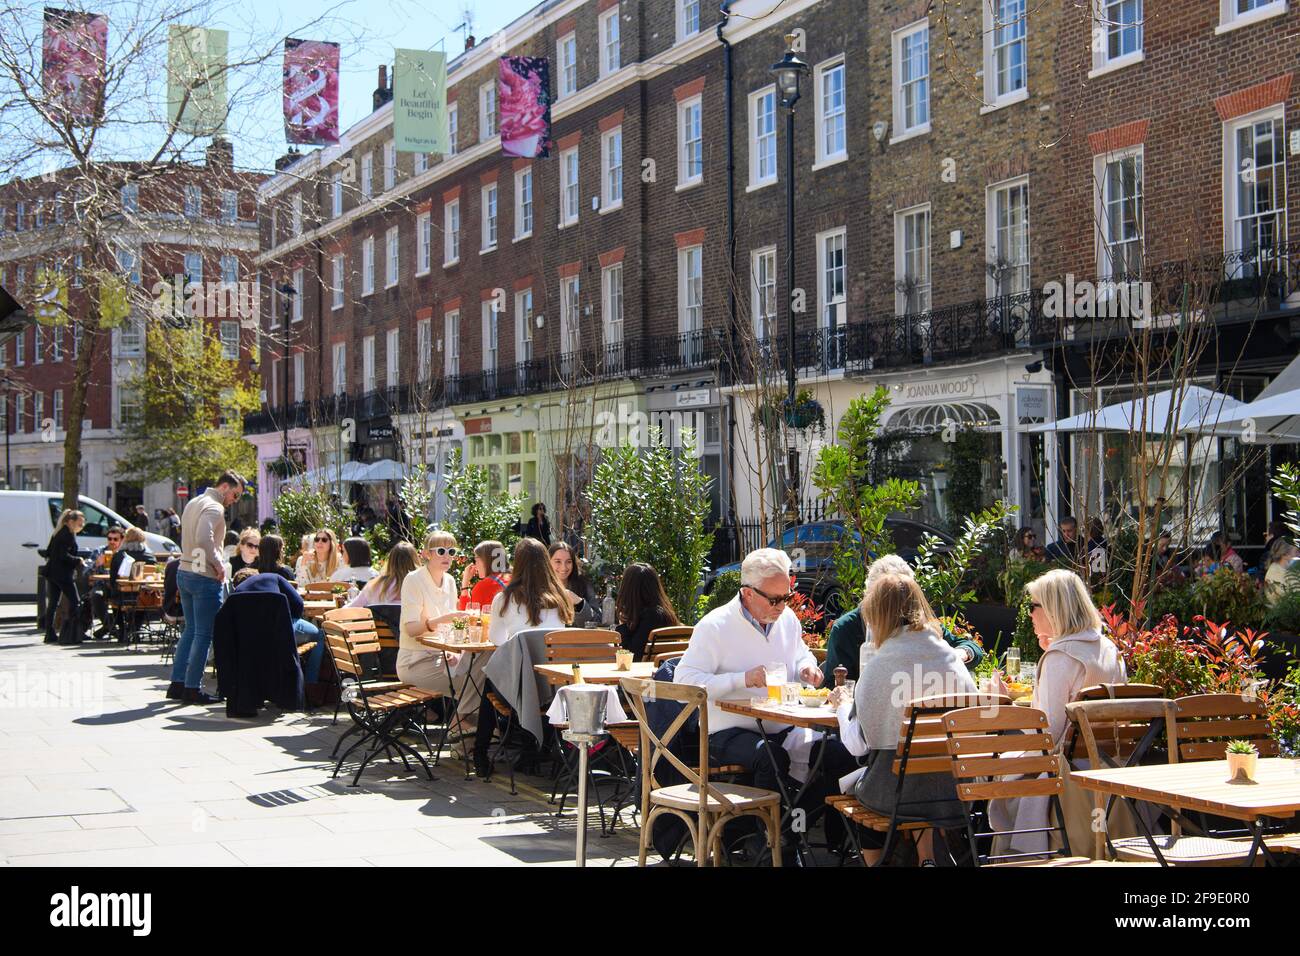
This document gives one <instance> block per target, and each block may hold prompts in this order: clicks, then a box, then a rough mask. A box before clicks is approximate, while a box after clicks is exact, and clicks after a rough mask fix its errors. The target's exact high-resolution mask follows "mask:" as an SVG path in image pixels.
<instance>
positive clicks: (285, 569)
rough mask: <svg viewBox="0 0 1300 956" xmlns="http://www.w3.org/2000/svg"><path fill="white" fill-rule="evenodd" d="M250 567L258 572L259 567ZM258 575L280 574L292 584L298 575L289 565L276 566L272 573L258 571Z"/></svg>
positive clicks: (253, 565) (252, 565) (251, 565)
mask: <svg viewBox="0 0 1300 956" xmlns="http://www.w3.org/2000/svg"><path fill="white" fill-rule="evenodd" d="M248 567H250V568H253V569H254V570H257V565H255V564H250V565H248ZM233 573H234V572H233V571H232V572H231V574H233ZM257 573H258V574H278V575H280V577H282V578H284V579H285V580H286V581H289V582H290V583H292V582H293V579H294V578H296V577H297V574H295V573H294V570H293V568H291V567H289V566H288V565H284V564H279V565H276V568H275V570H274V571H270V572H268V571H260V570H258V571H257Z"/></svg>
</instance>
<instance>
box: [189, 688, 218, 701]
mask: <svg viewBox="0 0 1300 956" xmlns="http://www.w3.org/2000/svg"><path fill="white" fill-rule="evenodd" d="M184 693H185V696H184V697H182V698H181V699H182V700H184V701H185V703H187V704H215V703H216V702H217V699H218V698H216V697H210V696H209V695H207V694H205V693H203V691H201V690H199V689H198V688H195V687H186V688H185V691H184Z"/></svg>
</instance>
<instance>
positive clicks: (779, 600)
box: [745, 584, 794, 607]
mask: <svg viewBox="0 0 1300 956" xmlns="http://www.w3.org/2000/svg"><path fill="white" fill-rule="evenodd" d="M745 587H747V588H749V589H750V590H751V591H753V592H754V593H755V594H757V595H758V596H759V597H761V598H763V599H764V600H766V601H767V603H768V604H770V605H771V606H772V607H778V606H780V605H782V604H786V603H788V602H789V600H790V598H792V597H794V592H793V591H789V592H787V593H785V594H782V595H781V596H780V597H773V596H772V595H770V594H767V593H766V592H763V591H760V590H759V589H758V588H756V587H754V586H753V585H751V584H746V585H745Z"/></svg>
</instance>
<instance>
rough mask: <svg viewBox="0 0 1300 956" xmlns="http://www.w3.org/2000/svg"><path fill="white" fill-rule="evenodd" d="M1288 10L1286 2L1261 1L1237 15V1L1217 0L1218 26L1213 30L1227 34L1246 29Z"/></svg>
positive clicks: (1285, 0)
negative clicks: (1242, 28)
mask: <svg viewBox="0 0 1300 956" xmlns="http://www.w3.org/2000/svg"><path fill="white" fill-rule="evenodd" d="M1288 9H1289V5H1288V3H1287V0H1263V2H1261V3H1260V4H1259V5H1258V6H1256V7H1255V9H1254V10H1247V11H1246V12H1245V13H1238V12H1237V0H1219V25H1218V26H1217V27H1215V28H1214V32H1215V33H1216V34H1218V33H1227V32H1228V31H1229V30H1237V29H1240V28H1241V27H1248V26H1251V25H1252V24H1255V23H1259V22H1260V21H1261V20H1271V19H1272V18H1273V17H1280V16H1282V15H1283V14H1285V13H1286V12H1287V10H1288Z"/></svg>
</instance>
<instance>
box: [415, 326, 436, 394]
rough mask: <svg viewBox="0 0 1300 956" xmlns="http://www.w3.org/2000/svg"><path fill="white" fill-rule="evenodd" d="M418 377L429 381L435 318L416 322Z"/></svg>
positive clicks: (420, 379)
mask: <svg viewBox="0 0 1300 956" xmlns="http://www.w3.org/2000/svg"><path fill="white" fill-rule="evenodd" d="M415 353H416V373H415V374H416V377H417V379H418V380H419V381H420V382H427V381H429V377H430V373H431V372H432V368H431V366H432V364H433V363H432V358H433V319H420V320H419V321H417V322H416V323H415Z"/></svg>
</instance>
